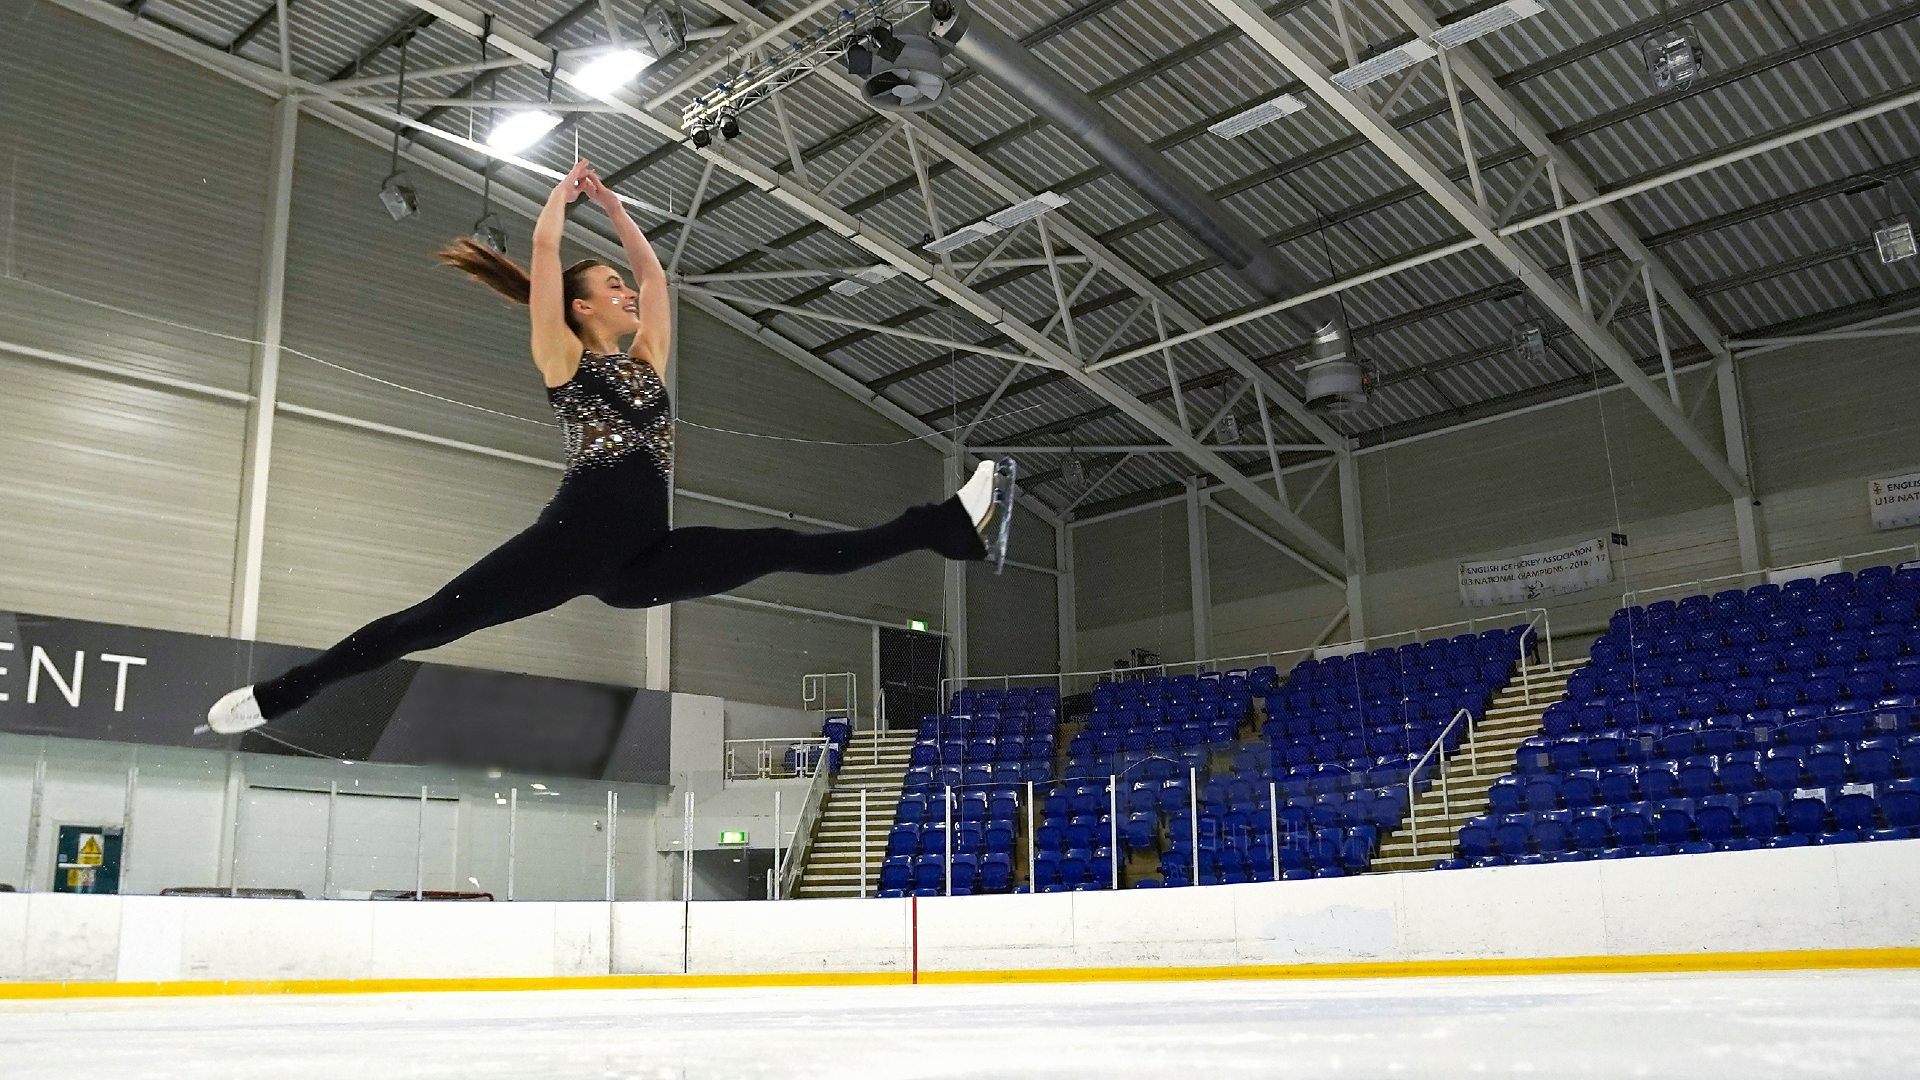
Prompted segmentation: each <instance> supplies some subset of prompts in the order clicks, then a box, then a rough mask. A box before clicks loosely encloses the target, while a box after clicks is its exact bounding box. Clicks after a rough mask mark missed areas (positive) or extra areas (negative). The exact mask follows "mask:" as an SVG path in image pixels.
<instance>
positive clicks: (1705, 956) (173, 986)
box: [0, 949, 1920, 1000]
mask: <svg viewBox="0 0 1920 1080" xmlns="http://www.w3.org/2000/svg"><path fill="white" fill-rule="evenodd" d="M1846 968H1856V969H1858V968H1920V949H1817V950H1803V951H1793V952H1722V953H1655V954H1650V955H1642V956H1549V957H1537V958H1515V959H1482V960H1392V961H1379V962H1372V963H1328V964H1258V965H1234V966H1221V967H1119V968H1039V969H1028V970H1012V971H922V972H920V975H919V981H920V982H921V983H928V984H943V985H980V984H993V983H1001V984H1005V983H1070V982H1200V981H1211V980H1220V979H1384V978H1422V977H1446V976H1466V975H1591V974H1617V975H1626V974H1644V973H1653V972H1704V971H1723V972H1733V971H1813V970H1822V969H1846ZM912 982H913V975H912V974H911V973H910V972H907V971H860V972H782V973H771V974H759V975H591V976H574V977H554V978H475V979H286V980H232V981H217V980H202V981H180V982H124V983H123V982H15V983H9V982H0V1000H7V999H12V1000H36V999H48V998H132V997H198V996H214V995H232V994H404V993H422V992H468V991H487V990H698V989H736V988H759V987H786V986H793V987H812V986H906V985H909V984H910V983H912Z"/></svg>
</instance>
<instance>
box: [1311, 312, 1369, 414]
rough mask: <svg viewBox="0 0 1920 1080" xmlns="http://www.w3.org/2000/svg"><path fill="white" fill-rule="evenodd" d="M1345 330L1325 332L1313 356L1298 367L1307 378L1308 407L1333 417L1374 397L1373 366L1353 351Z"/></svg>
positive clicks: (1315, 341) (1355, 409) (1350, 411)
mask: <svg viewBox="0 0 1920 1080" xmlns="http://www.w3.org/2000/svg"><path fill="white" fill-rule="evenodd" d="M1350 348H1351V342H1350V340H1349V339H1348V337H1347V335H1346V334H1345V333H1342V332H1336V331H1332V330H1329V331H1324V332H1322V333H1321V334H1319V335H1318V336H1316V337H1315V338H1314V339H1313V357H1312V359H1310V360H1307V361H1305V362H1303V363H1302V364H1301V365H1300V367H1299V368H1298V369H1297V370H1298V371H1299V372H1300V374H1301V375H1302V376H1303V377H1304V378H1305V379H1306V383H1307V388H1306V394H1305V397H1306V401H1307V408H1308V409H1311V410H1312V411H1314V412H1317V413H1326V414H1328V415H1332V416H1347V415H1351V414H1353V413H1357V412H1359V411H1360V410H1361V409H1364V408H1366V407H1367V403H1368V402H1369V401H1371V400H1372V399H1373V387H1374V369H1373V365H1372V364H1371V363H1369V362H1368V361H1367V360H1366V359H1365V358H1364V357H1361V356H1360V355H1358V354H1357V353H1354V352H1352V351H1350Z"/></svg>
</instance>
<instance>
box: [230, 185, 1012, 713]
mask: <svg viewBox="0 0 1920 1080" xmlns="http://www.w3.org/2000/svg"><path fill="white" fill-rule="evenodd" d="M582 195H585V196H586V197H587V198H589V199H591V200H592V201H593V202H594V203H595V204H597V205H598V206H600V208H601V209H603V210H605V211H606V212H607V214H608V216H609V217H610V218H612V220H613V223H614V225H615V227H616V228H617V229H618V231H619V234H620V240H621V243H622V245H623V246H624V247H625V249H626V255H627V261H628V262H629V263H630V264H631V265H632V269H633V273H634V277H635V283H634V285H633V286H632V287H629V286H628V285H627V283H626V281H624V280H623V279H622V278H621V276H620V273H619V271H617V270H615V269H614V268H613V267H611V266H608V265H606V264H605V263H601V262H596V261H593V260H588V261H585V262H580V263H576V264H574V265H573V266H570V267H567V268H565V269H564V270H563V269H562V268H561V266H560V236H561V233H562V231H563V230H564V228H565V224H566V207H567V204H568V203H571V202H572V201H573V200H574V199H576V198H578V197H580V196H582ZM440 258H441V261H443V262H444V263H446V264H447V265H449V266H453V267H456V268H458V269H460V270H463V271H465V272H466V273H468V274H470V275H472V276H473V277H474V278H476V279H477V280H479V281H480V282H482V283H484V284H486V285H488V286H490V287H491V288H493V289H494V290H496V291H498V292H500V293H501V294H502V295H504V296H506V297H507V298H508V299H509V300H513V301H515V302H517V303H522V304H527V305H529V308H530V309H531V318H532V323H533V363H534V366H535V367H537V368H538V369H539V370H540V374H541V376H542V378H543V379H544V381H545V383H546V386H547V398H548V400H549V401H550V402H551V403H552V405H553V410H554V413H555V414H556V415H557V416H558V417H559V419H560V427H561V429H562V431H563V432H564V433H565V437H566V447H567V471H566V476H565V478H564V479H563V480H562V481H561V482H560V489H559V490H558V491H557V492H555V493H554V496H553V499H552V500H551V501H549V502H548V503H547V505H546V508H545V509H543V510H542V511H541V512H540V517H539V519H538V520H537V521H535V522H534V524H533V525H532V526H530V527H528V528H527V529H526V530H525V531H523V532H521V533H520V534H519V535H517V536H514V537H513V538H512V539H509V540H508V541H506V542H505V543H504V544H501V545H500V546H499V547H498V548H496V549H494V550H493V551H492V552H491V553H489V554H488V555H486V556H485V557H484V558H482V559H481V560H480V561H479V562H477V563H475V564H474V565H473V566H472V567H469V568H468V569H467V570H465V571H464V572H462V573H461V574H460V575H459V576H457V577H455V578H454V579H453V580H452V581H450V582H448V583H447V585H446V586H445V587H444V588H442V589H441V590H440V591H439V592H437V593H435V594H434V595H432V596H431V597H428V598H427V599H426V600H424V601H422V602H420V603H418V604H415V605H414V606H413V607H410V608H407V609H406V610H404V611H399V612H395V613H393V614H391V615H386V616H383V617H381V618H379V619H375V620H374V621H373V622H371V623H368V624H367V625H366V626H363V627H361V628H360V629H358V630H355V631H354V632H353V633H351V634H349V635H347V637H346V638H345V639H344V640H342V641H341V642H340V643H339V644H337V645H335V646H333V647H332V648H331V649H328V650H327V651H326V652H324V653H322V654H320V655H319V656H317V657H315V658H314V659H312V660H310V661H308V662H307V663H304V664H301V665H299V666H297V667H295V668H293V669H292V670H290V671H287V672H286V673H284V674H282V675H280V676H279V677H277V678H274V679H270V680H268V681H266V682H262V683H257V684H255V685H252V686H243V687H241V688H240V689H238V690H234V691H232V692H231V693H229V694H227V695H226V696H225V697H222V698H221V699H220V700H219V701H217V702H215V703H214V705H213V707H212V708H211V709H209V710H208V712H207V726H208V727H209V728H211V729H212V730H214V731H216V732H218V733H220V734H222V735H232V734H237V733H239V732H243V731H247V730H249V729H251V728H254V727H258V726H260V725H261V724H263V723H266V722H268V721H270V720H274V719H276V718H278V717H281V716H284V715H286V714H287V713H288V712H290V711H291V710H293V709H295V708H297V707H299V706H300V705H302V704H303V703H305V702H306V701H308V700H309V699H311V698H312V697H313V696H314V695H315V694H317V693H319V692H320V691H321V690H322V689H324V688H326V687H327V686H330V685H332V684H333V683H336V682H338V681H340V680H342V679H345V678H347V677H349V676H351V675H357V674H359V673H361V672H365V671H370V670H372V669H374V668H376V667H379V666H380V665H382V664H385V663H388V662H389V661H392V660H397V659H399V658H400V657H402V656H405V655H407V654H408V653H412V652H417V651H419V650H422V649H431V648H434V647H436V646H439V645H444V644H446V643H447V642H450V641H454V640H456V639H458V638H461V637H465V636H466V635H468V634H471V633H473V632H474V631H476V630H480V629H483V628H485V627H489V626H497V625H499V624H501V623H507V622H512V621H514V620H516V619H524V618H526V617H527V616H529V615H536V614H539V613H540V612H543V611H547V610H549V609H551V608H555V607H558V606H559V605H561V604H563V603H565V602H566V601H568V600H571V599H573V598H574V597H576V596H594V597H597V598H599V599H600V600H601V601H602V602H604V603H607V604H610V605H612V606H614V607H621V608H644V607H652V606H653V605H655V604H671V603H675V602H677V601H681V600H691V599H694V598H696V597H701V596H711V595H713V594H714V593H720V592H726V591H727V590H730V589H734V588H738V587H739V586H741V585H744V584H746V583H747V582H749V581H752V580H754V579H755V578H759V577H762V576H764V575H767V574H772V573H776V572H779V571H792V572H798V573H804V574H846V573H851V572H852V571H855V570H858V569H860V568H862V567H866V566H872V565H873V564H875V563H878V562H882V561H884V560H887V559H891V558H894V557H896V556H899V555H904V554H906V553H907V552H910V551H918V550H922V549H928V550H932V551H935V552H938V553H939V554H941V555H943V556H945V557H947V558H949V559H973V560H978V559H986V558H990V557H991V558H994V559H996V560H997V559H1001V558H1004V557H1005V548H1006V526H1007V524H1009V523H1010V519H1011V510H1012V499H1013V470H1012V467H1011V466H1012V463H1011V462H1001V463H1000V464H999V466H998V467H996V465H995V463H993V462H982V463H981V465H980V467H979V468H978V469H977V470H976V471H975V472H974V474H973V476H972V478H971V479H969V480H968V481H967V483H966V484H965V485H964V486H963V487H961V489H960V490H959V492H958V493H957V494H956V495H954V497H952V498H950V499H948V500H947V501H946V502H944V503H940V504H937V505H935V504H929V505H923V506H915V507H911V508H909V509H908V510H907V511H906V512H905V513H903V514H901V515H900V516H899V517H897V518H895V519H893V520H892V521H889V522H887V523H886V524H884V525H880V526H877V527H875V528H871V529H859V530H853V531H848V532H830V533H811V534H809V533H799V532H794V531H792V530H789V529H714V528H683V529H669V528H668V527H667V505H668V499H669V492H668V476H669V467H670V464H671V461H672V456H673V416H672V407H671V404H670V403H669V402H668V400H667V390H666V383H665V381H664V376H665V374H666V365H667V350H668V344H669V334H670V329H669V328H670V326H671V321H670V313H669V310H668V305H669V303H670V300H669V297H668V293H667V278H666V273H665V271H664V270H663V269H662V268H661V266H660V260H659V259H658V258H657V257H656V256H655V255H654V252H653V248H652V246H651V245H649V244H648V243H647V240H646V238H645V237H644V236H642V235H641V233H640V229H639V227H638V226H636V225H635V224H634V223H633V221H632V219H631V218H629V217H628V216H627V213H626V209H625V207H623V206H622V205H621V203H620V200H619V199H618V198H617V197H616V196H615V195H614V194H613V192H612V191H610V190H608V189H607V188H606V187H604V186H602V184H601V183H600V178H599V177H598V176H597V175H595V173H594V171H593V169H592V168H591V167H589V166H588V164H587V163H586V162H584V161H582V162H579V163H578V164H576V165H574V167H573V169H572V171H570V172H569V173H568V174H567V176H566V178H565V179H563V180H562V181H561V182H560V183H559V184H558V185H557V186H556V187H555V188H554V189H553V194H552V195H550V196H549V197H548V198H547V204H546V207H545V208H544V209H543V210H542V211H541V213H540V220H539V222H538V223H537V224H536V225H535V226H534V232H533V265H532V268H531V273H529V272H526V271H522V270H521V269H520V268H519V267H518V266H516V265H514V264H513V263H512V262H510V261H509V260H507V259H506V258H504V257H502V256H500V255H498V254H496V253H495V252H493V251H492V250H491V249H488V248H485V247H483V246H481V245H479V244H476V243H474V242H472V241H471V240H466V239H462V240H458V241H455V242H454V244H453V245H452V246H451V247H449V248H447V249H446V250H445V251H442V252H441V253H440ZM627 338H631V339H632V342H631V344H630V345H628V346H627V347H626V348H624V349H623V348H622V347H621V342H622V340H624V339H627Z"/></svg>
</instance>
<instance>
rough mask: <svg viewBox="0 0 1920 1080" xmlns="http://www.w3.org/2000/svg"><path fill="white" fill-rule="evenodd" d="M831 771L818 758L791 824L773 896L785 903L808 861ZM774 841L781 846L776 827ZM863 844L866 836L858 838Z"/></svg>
mask: <svg viewBox="0 0 1920 1080" xmlns="http://www.w3.org/2000/svg"><path fill="white" fill-rule="evenodd" d="M832 775H833V770H832V769H829V768H827V767H826V759H825V757H824V756H823V757H822V759H821V765H820V768H818V769H815V770H814V772H813V780H812V782H811V783H809V784H808V785H807V797H806V798H805V799H803V800H801V802H800V816H799V817H798V818H797V819H795V821H794V823H793V839H792V840H790V841H788V842H787V849H786V854H785V856H784V857H783V858H782V860H781V863H780V880H779V881H778V882H777V883H776V886H777V887H776V889H775V891H774V897H775V898H776V899H780V900H785V899H786V898H787V897H788V896H790V895H792V892H793V883H794V882H795V881H798V880H799V878H800V867H801V865H802V864H803V863H805V862H806V859H807V849H808V848H810V847H812V846H813V826H814V823H815V822H817V821H819V820H820V810H821V808H822V807H824V806H825V805H826V803H827V790H828V789H829V788H830V787H832V786H833V785H832V782H831V780H830V777H832ZM773 842H774V843H775V844H778V843H780V834H779V830H778V826H777V825H776V827H775V831H774V837H773ZM861 843H863V844H864V843H866V837H864V836H862V837H861Z"/></svg>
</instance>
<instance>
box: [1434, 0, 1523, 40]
mask: <svg viewBox="0 0 1920 1080" xmlns="http://www.w3.org/2000/svg"><path fill="white" fill-rule="evenodd" d="M1545 10H1546V9H1545V8H1543V7H1541V6H1540V0H1507V2H1506V3H1504V4H1496V5H1494V6H1493V7H1490V8H1488V9H1486V10H1485V11H1477V12H1474V13H1473V14H1472V15H1469V16H1467V17H1466V18H1464V19H1455V20H1454V21H1453V22H1450V23H1448V24H1447V25H1445V26H1443V27H1441V28H1440V29H1438V30H1435V31H1434V32H1433V43H1434V44H1435V45H1437V46H1439V47H1440V48H1442V49H1457V48H1459V47H1460V46H1462V45H1465V44H1466V43H1467V42H1469V41H1472V40H1473V39H1475V38H1482V37H1486V36H1487V35H1488V34H1491V33H1493V32H1494V31H1495V30H1500V29H1503V28H1505V27H1509V26H1512V25H1513V24H1514V23H1517V22H1519V21H1520V20H1521V19H1530V18H1532V17H1533V16H1535V15H1538V14H1540V13H1541V12H1542V11H1545Z"/></svg>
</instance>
